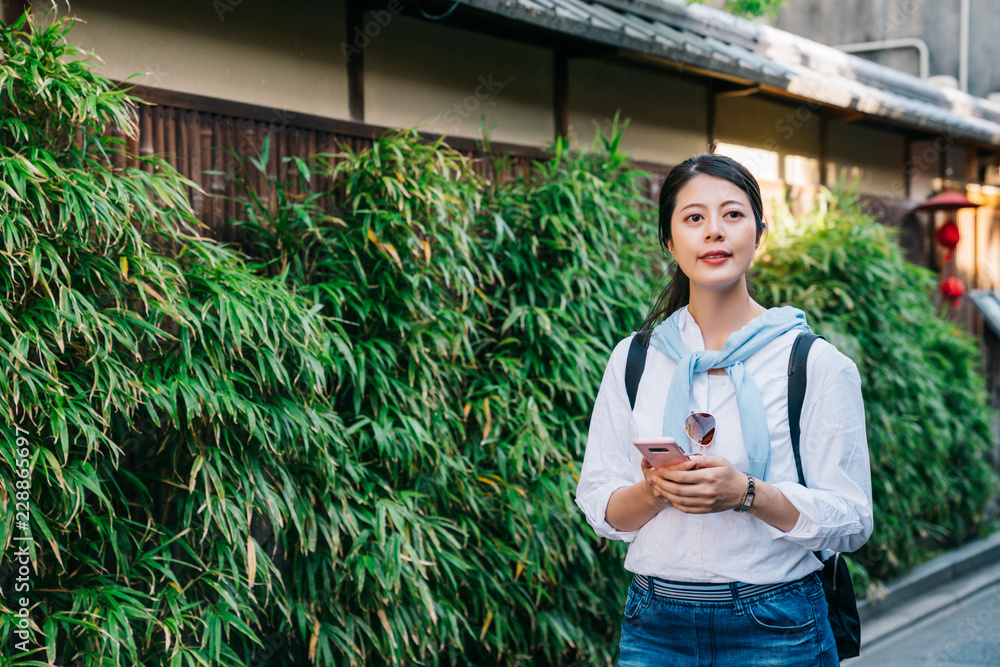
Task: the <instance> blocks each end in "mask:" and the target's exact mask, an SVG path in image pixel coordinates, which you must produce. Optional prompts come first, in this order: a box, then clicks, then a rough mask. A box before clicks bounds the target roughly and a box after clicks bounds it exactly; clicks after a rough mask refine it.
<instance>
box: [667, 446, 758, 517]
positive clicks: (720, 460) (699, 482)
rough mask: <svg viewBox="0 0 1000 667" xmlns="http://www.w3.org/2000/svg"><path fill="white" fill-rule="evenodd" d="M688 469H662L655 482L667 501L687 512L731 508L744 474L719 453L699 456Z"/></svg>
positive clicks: (741, 489)
mask: <svg viewBox="0 0 1000 667" xmlns="http://www.w3.org/2000/svg"><path fill="white" fill-rule="evenodd" d="M695 461H697V464H698V467H697V468H693V469H691V470H670V469H667V470H664V471H662V473H661V474H660V478H661V479H659V480H657V482H658V486H659V487H660V490H661V491H662V493H663V496H664V497H665V498H666V499H667V500H669V502H670V504H671V505H673V506H674V507H676V508H677V509H679V510H680V511H682V512H687V513H688V514H709V513H711V512H722V511H724V510H731V509H733V508H734V507H736V506H738V505H739V504H740V502H741V501H742V500H743V494H744V493H745V492H746V490H747V476H746V474H745V473H742V472H740V471H739V470H738V469H737V468H736V466H734V465H733V464H732V463H731V462H730V461H729V459H727V458H725V457H723V456H699V457H696V458H695Z"/></svg>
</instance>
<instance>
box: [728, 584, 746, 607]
mask: <svg viewBox="0 0 1000 667" xmlns="http://www.w3.org/2000/svg"><path fill="white" fill-rule="evenodd" d="M729 591H730V593H732V594H733V606H734V607H735V608H736V615H737V616H742V615H743V600H742V599H741V598H740V588H739V583H737V582H735V581H731V582H729Z"/></svg>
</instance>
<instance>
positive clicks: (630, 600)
mask: <svg viewBox="0 0 1000 667" xmlns="http://www.w3.org/2000/svg"><path fill="white" fill-rule="evenodd" d="M644 593H645V591H643V590H642V589H640V588H638V587H637V586H636V585H635V583H634V582H633V583H632V584H631V585H629V587H628V596H627V597H626V598H625V612H624V613H625V618H627V619H628V620H632V619H633V618H635V617H636V616H638V615H639V612H640V611H642V601H643V598H644V597H645V595H644Z"/></svg>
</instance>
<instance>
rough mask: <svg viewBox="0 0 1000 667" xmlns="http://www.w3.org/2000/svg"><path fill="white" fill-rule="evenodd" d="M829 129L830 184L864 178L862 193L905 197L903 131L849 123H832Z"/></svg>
mask: <svg viewBox="0 0 1000 667" xmlns="http://www.w3.org/2000/svg"><path fill="white" fill-rule="evenodd" d="M827 132H828V135H827V136H828V140H827V141H828V146H829V148H828V161H827V169H828V171H827V183H829V184H830V185H835V184H837V183H838V182H841V181H846V183H847V184H848V185H850V184H851V183H852V182H853V181H854V179H855V178H860V181H859V183H858V186H857V191H858V192H860V193H863V194H874V195H885V196H892V197H902V196H903V193H904V181H903V163H904V161H905V159H906V154H905V151H906V139H905V138H904V137H903V135H902V134H901V133H897V132H892V131H889V130H882V129H879V128H875V127H868V126H865V125H861V124H859V123H845V122H831V123H829V124H828V125H827Z"/></svg>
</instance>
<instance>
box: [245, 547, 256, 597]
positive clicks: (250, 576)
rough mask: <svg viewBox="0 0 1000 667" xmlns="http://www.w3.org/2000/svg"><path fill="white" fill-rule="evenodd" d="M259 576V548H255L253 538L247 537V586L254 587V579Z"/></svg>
mask: <svg viewBox="0 0 1000 667" xmlns="http://www.w3.org/2000/svg"><path fill="white" fill-rule="evenodd" d="M256 576H257V549H256V548H254V543H253V538H252V537H248V538H247V588H251V589H252V588H253V581H254V579H255V578H256Z"/></svg>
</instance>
